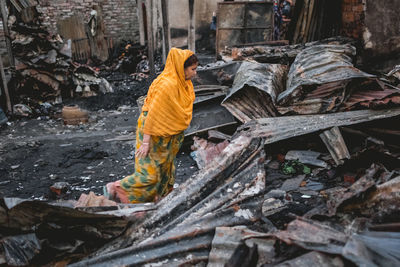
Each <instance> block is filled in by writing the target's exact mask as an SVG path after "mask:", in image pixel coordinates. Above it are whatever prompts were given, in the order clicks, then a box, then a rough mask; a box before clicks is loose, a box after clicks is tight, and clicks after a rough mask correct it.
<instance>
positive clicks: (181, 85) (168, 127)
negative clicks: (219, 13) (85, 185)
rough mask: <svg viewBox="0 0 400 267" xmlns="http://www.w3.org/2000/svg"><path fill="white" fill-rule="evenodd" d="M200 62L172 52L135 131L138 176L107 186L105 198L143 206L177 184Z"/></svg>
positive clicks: (186, 52)
mask: <svg viewBox="0 0 400 267" xmlns="http://www.w3.org/2000/svg"><path fill="white" fill-rule="evenodd" d="M197 66H198V59H197V57H196V55H194V54H193V52H192V51H190V50H181V49H178V48H172V49H171V50H170V52H169V54H168V57H167V62H166V64H165V68H164V71H163V72H162V73H161V74H160V75H159V76H158V77H157V79H155V80H154V81H153V83H152V84H151V86H150V88H149V91H148V93H147V97H146V100H145V102H144V105H143V108H142V113H141V114H140V116H139V119H138V125H137V129H136V153H135V173H134V174H132V175H130V176H127V177H125V178H123V179H122V180H119V181H116V182H113V183H108V184H107V185H106V186H105V187H104V195H105V196H107V197H109V198H110V199H114V200H119V201H121V202H122V203H141V202H151V201H155V200H157V199H158V198H159V197H163V196H165V195H167V194H168V193H169V192H170V191H171V190H172V188H173V185H174V182H175V164H174V162H175V157H176V154H177V153H178V151H179V148H180V147H181V144H182V141H183V137H184V135H183V131H184V130H185V129H186V128H187V127H188V126H189V124H190V121H191V120H192V110H193V102H194V98H195V95H194V89H193V84H192V82H191V80H190V79H191V78H193V77H194V76H195V75H196V68H197Z"/></svg>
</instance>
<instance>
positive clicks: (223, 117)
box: [185, 94, 237, 136]
mask: <svg viewBox="0 0 400 267" xmlns="http://www.w3.org/2000/svg"><path fill="white" fill-rule="evenodd" d="M224 97H225V94H217V95H209V96H203V97H201V98H200V100H198V101H199V102H197V103H195V104H194V105H193V116H192V121H191V122H190V126H189V128H187V129H186V130H185V136H191V135H194V134H197V133H201V132H206V131H208V130H212V129H217V128H220V127H225V126H231V125H236V124H237V122H236V120H235V118H234V117H233V116H232V114H231V113H229V111H228V110H227V109H226V108H224V107H223V106H221V104H220V103H221V101H222V99H223V98H224ZM202 98H203V99H202Z"/></svg>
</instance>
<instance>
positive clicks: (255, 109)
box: [222, 62, 287, 122]
mask: <svg viewBox="0 0 400 267" xmlns="http://www.w3.org/2000/svg"><path fill="white" fill-rule="evenodd" d="M286 73H287V66H285V65H279V64H263V63H253V62H243V63H242V65H241V66H240V68H239V70H238V71H237V73H236V76H235V80H234V82H233V85H232V89H231V90H230V92H229V93H228V95H227V96H226V98H225V99H224V100H223V102H222V105H223V106H224V107H226V108H227V109H228V110H229V111H230V112H231V113H232V114H233V115H234V116H235V117H236V118H238V119H239V120H240V121H242V122H248V121H250V120H252V119H258V118H264V117H271V116H276V115H277V114H278V113H277V111H276V109H275V102H276V98H277V96H278V95H279V93H281V92H282V91H283V90H284V80H285V79H286Z"/></svg>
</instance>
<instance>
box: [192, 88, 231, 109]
mask: <svg viewBox="0 0 400 267" xmlns="http://www.w3.org/2000/svg"><path fill="white" fill-rule="evenodd" d="M227 92H228V87H227V86H221V85H197V86H195V88H194V93H195V94H196V99H195V100H194V103H193V104H194V105H197V104H199V103H201V102H206V101H209V100H211V99H214V98H217V97H220V96H224V97H225V96H226V93H227Z"/></svg>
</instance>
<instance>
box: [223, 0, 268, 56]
mask: <svg viewBox="0 0 400 267" xmlns="http://www.w3.org/2000/svg"><path fill="white" fill-rule="evenodd" d="M217 17H218V21H217V40H216V42H217V44H216V52H217V54H218V53H219V52H220V51H221V50H223V49H224V48H225V47H232V46H233V45H243V44H247V43H256V42H261V41H270V40H272V29H273V13H272V3H270V2H267V1H258V2H220V3H218V9H217Z"/></svg>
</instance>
